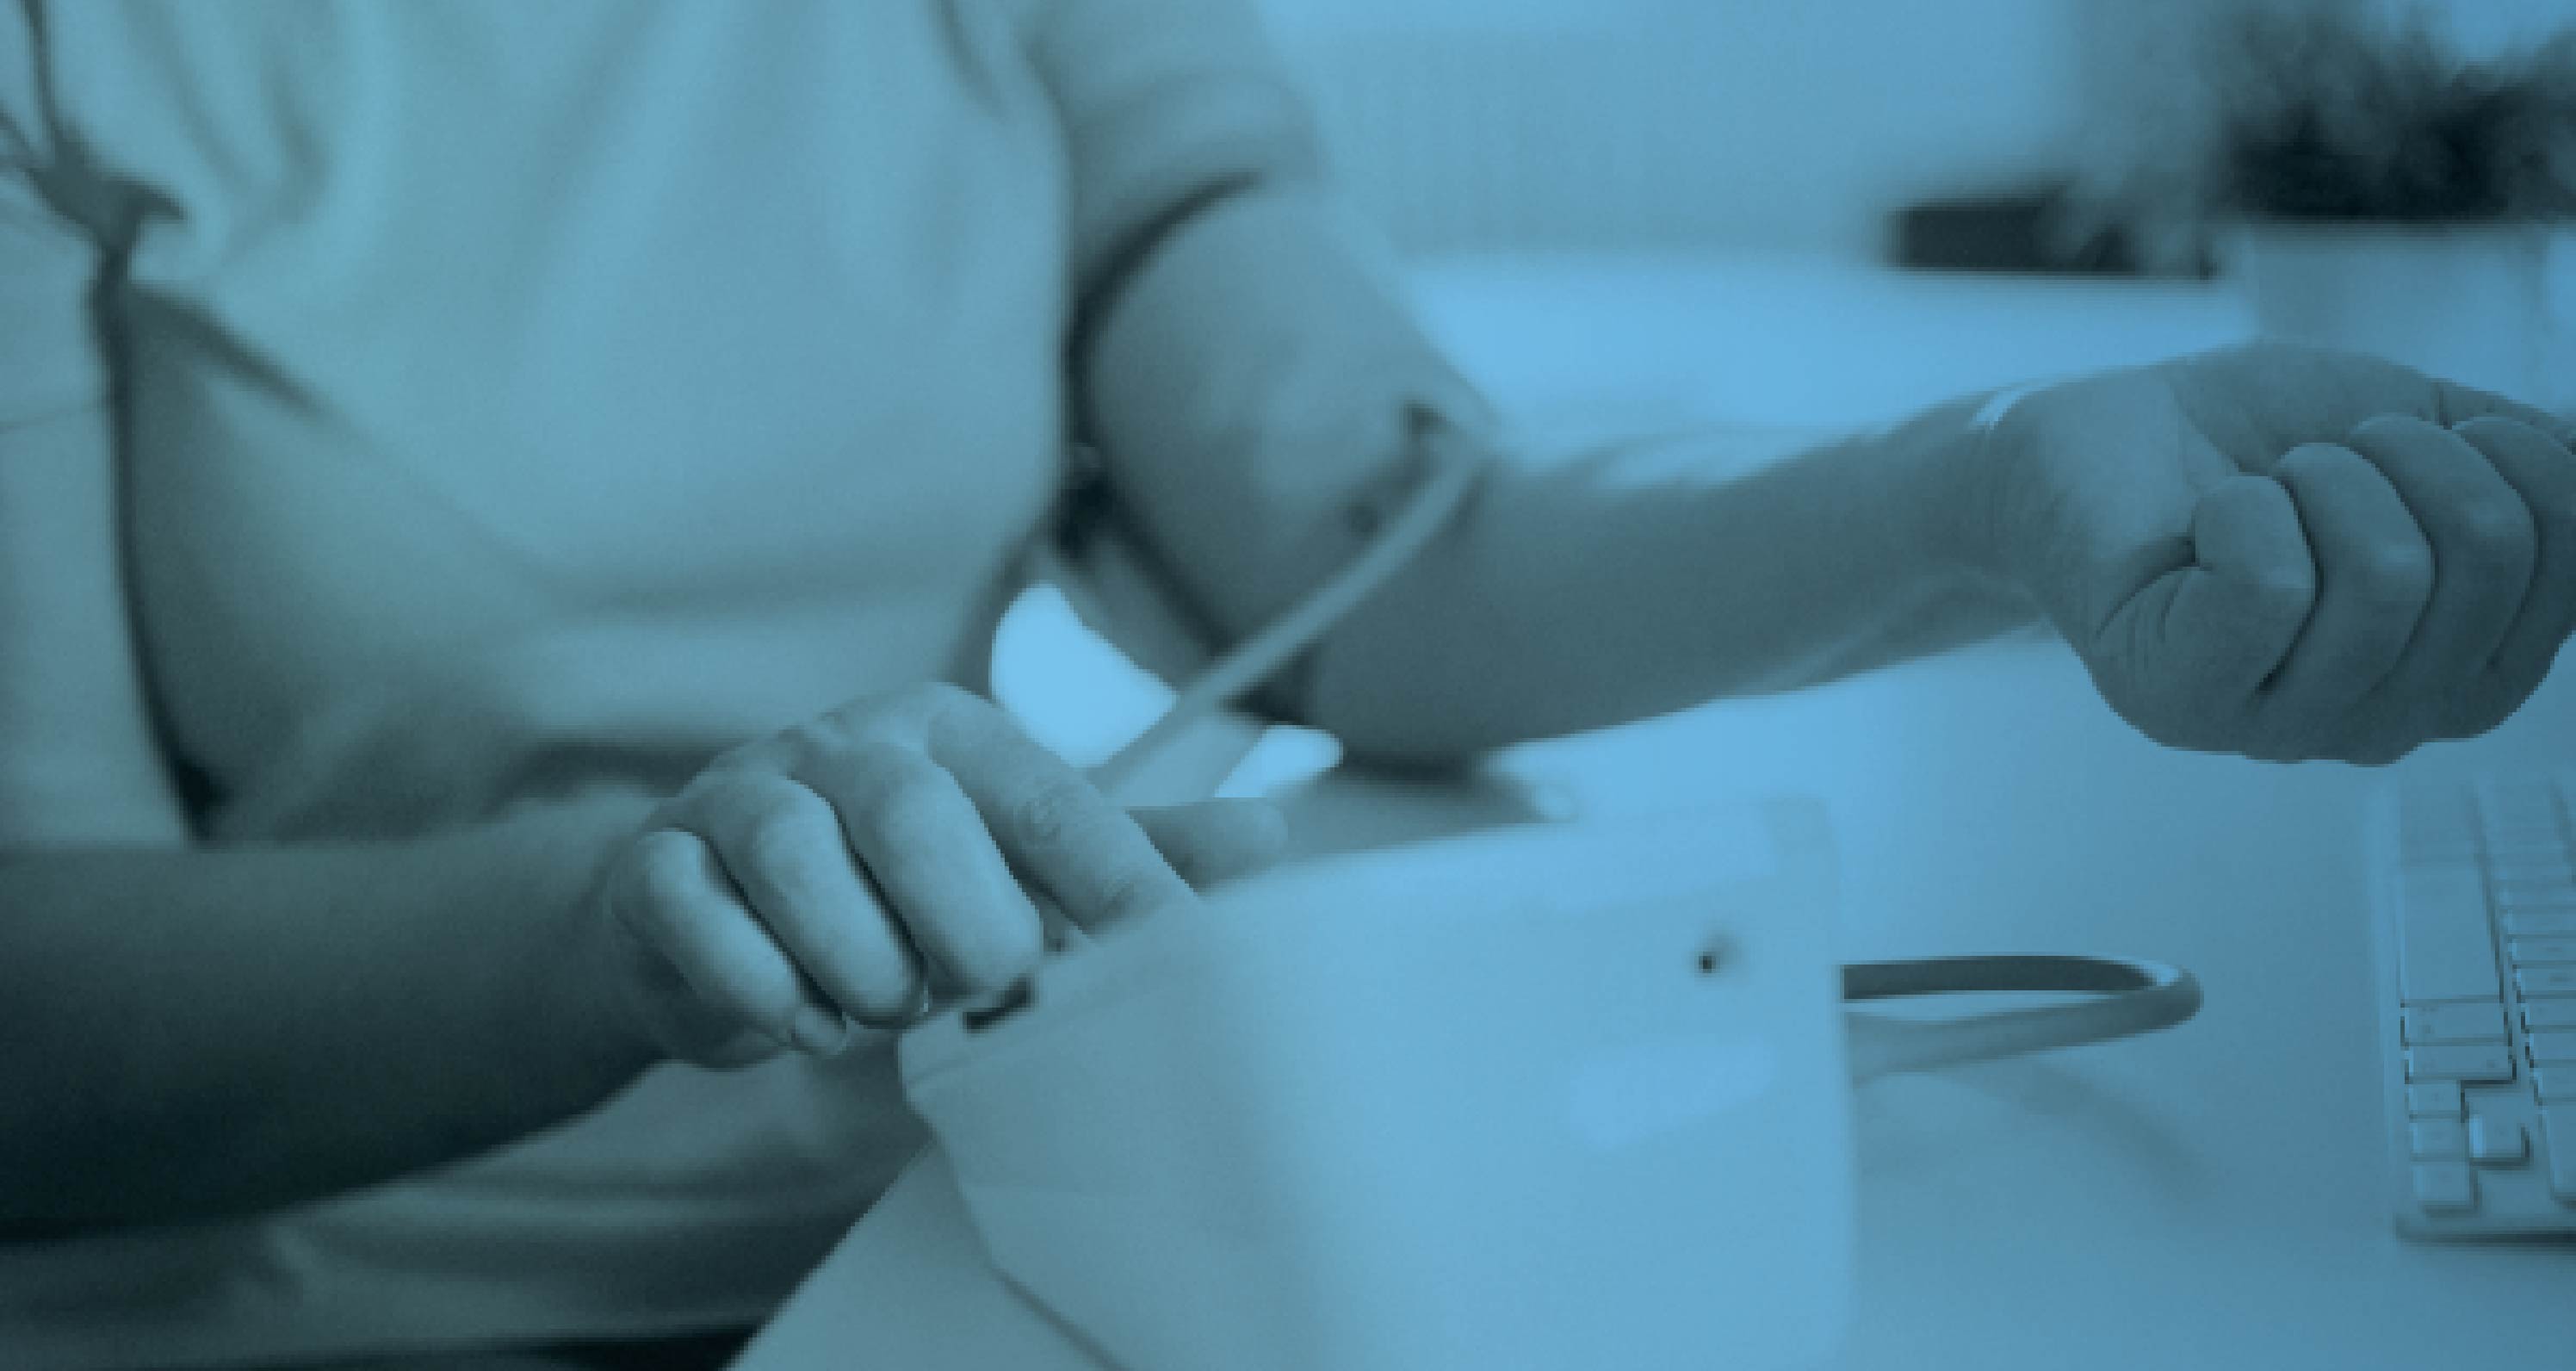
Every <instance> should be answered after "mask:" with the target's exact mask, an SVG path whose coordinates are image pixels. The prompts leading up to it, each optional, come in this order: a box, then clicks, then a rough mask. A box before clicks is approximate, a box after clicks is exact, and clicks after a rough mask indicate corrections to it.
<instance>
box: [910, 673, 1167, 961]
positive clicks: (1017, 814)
mask: <svg viewBox="0 0 2576 1371" xmlns="http://www.w3.org/2000/svg"><path fill="white" fill-rule="evenodd" d="M944 723H945V724H946V726H944V727H941V728H938V729H934V730H933V734H932V755H933V756H934V757H936V758H938V759H939V760H940V761H941V762H943V763H945V764H946V765H947V766H948V768H949V770H950V771H951V772H952V773H953V774H954V775H955V776H956V777H957V781H958V783H959V784H960V785H961V786H963V787H964V788H965V790H966V794H967V795H968V797H970V798H971V799H972V800H973V801H974V804H975V807H976V808H977V809H978V810H979V811H980V812H981V813H982V814H983V816H984V822H985V823H986V825H988V826H989V827H990V828H991V829H992V833H993V837H994V839H995V840H996V841H998V842H999V843H1000V844H1001V845H1002V850H1003V851H1004V852H1005V853H1007V854H1008V855H1009V857H1010V859H1011V862H1012V863H1013V864H1014V865H1015V866H1017V867H1018V868H1019V870H1020V871H1021V872H1023V873H1025V874H1026V875H1027V876H1028V878H1029V879H1030V880H1032V881H1034V882H1036V883H1037V884H1038V885H1040V886H1042V887H1044V888H1045V890H1046V891H1047V893H1049V894H1051V895H1053V896H1054V897H1055V899H1056V902H1057V903H1058V904H1060V905H1062V906H1063V907H1064V912H1065V913H1066V914H1067V915H1070V916H1071V917H1072V919H1073V921H1074V922H1075V923H1077V924H1079V925H1081V926H1082V927H1084V928H1088V929H1097V928H1102V927H1105V926H1107V925H1110V924H1113V923H1119V922H1122V921H1124V920H1128V919H1134V918H1141V917H1144V916H1146V915H1149V914H1153V913H1157V912H1160V911H1165V910H1173V909H1187V908H1191V907H1193V906H1195V905H1196V904H1197V902H1198V897H1197V895H1196V894H1195V893H1193V892H1192V891H1191V890H1190V887H1189V883H1188V882H1187V881H1184V880H1182V879H1181V877H1180V874H1179V873H1178V872H1175V871H1174V870H1172V867H1171V864H1170V863H1169V862H1166V861H1165V860H1164V859H1163V854H1162V853H1161V852H1159V851H1157V850H1156V849H1155V847H1154V844H1153V841H1152V840H1151V839H1149V838H1147V837H1146V836H1145V830H1144V829H1143V828H1141V827H1139V826H1138V825H1137V823H1136V821H1135V820H1134V819H1132V818H1130V817H1128V814H1127V811H1126V810H1124V809H1121V808H1119V807H1118V806H1117V805H1116V804H1113V803H1111V802H1110V800H1109V798H1108V797H1107V796H1105V795H1103V794H1101V793H1100V791H1099V789H1098V788H1097V787H1095V786H1093V785H1092V784H1091V783H1090V782H1089V781H1087V780H1084V779H1083V777H1082V774H1081V773H1080V772H1077V771H1075V770H1074V769H1073V768H1072V767H1071V766H1070V765H1068V764H1067V763H1066V762H1065V761H1064V759H1063V758H1061V757H1058V756H1056V755H1055V754H1054V753H1052V752H1049V751H1047V750H1046V749H1045V748H1043V747H1040V746H1038V744H1037V743H1036V742H1035V741H1033V740H1031V739H1030V738H1029V736H1028V735H1027V734H1025V733H1022V732H1020V731H1019V729H1018V728H1017V727H1016V726H1014V725H1012V724H1011V722H1010V721H1009V720H1008V719H1006V718H1003V717H1002V716H1001V715H1000V714H999V713H998V712H995V713H993V714H991V715H990V716H989V717H984V718H977V717H972V716H966V715H958V716H952V717H951V718H950V719H948V720H945V721H944Z"/></svg>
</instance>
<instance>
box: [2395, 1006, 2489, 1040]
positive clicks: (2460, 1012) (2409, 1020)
mask: <svg viewBox="0 0 2576 1371" xmlns="http://www.w3.org/2000/svg"><path fill="white" fill-rule="evenodd" d="M2405 1031H2406V1041H2408V1042H2410V1043H2500V1042H2503V1041H2504V1006H2503V1005H2500V1004H2428V1005H2418V1006H2416V1007H2415V1008H2413V1009H2409V1010H2407V1011H2406V1015H2405Z"/></svg>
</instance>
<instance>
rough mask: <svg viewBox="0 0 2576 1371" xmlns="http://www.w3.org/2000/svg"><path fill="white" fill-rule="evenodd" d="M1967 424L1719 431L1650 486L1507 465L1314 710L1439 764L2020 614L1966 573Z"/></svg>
mask: <svg viewBox="0 0 2576 1371" xmlns="http://www.w3.org/2000/svg"><path fill="white" fill-rule="evenodd" d="M1974 414H1975V403H1974V402H1967V403H1962V404H1958V405H1952V406H1947V407H1944V408H1942V409H1939V410H1935V411H1932V412H1930V413H1928V414H1925V415H1923V416H1921V417H1919V418H1917V419H1915V420H1913V421H1911V422H1909V423H1906V424H1904V425H1902V426H1900V427H1898V428H1895V429H1893V430H1890V431H1887V432H1882V433H1872V434H1867V435H1862V436H1857V437H1853V438H1849V439H1845V440H1843V441H1840V442H1835V443H1831V444H1827V445H1822V446H1819V447H1816V448H1814V449H1813V450H1810V451H1806V452H1801V453H1798V454H1795V455H1792V456H1789V457H1787V458H1784V459H1781V460H1776V461H1768V462H1760V463H1745V462H1742V461H1739V460H1734V458H1735V457H1736V455H1737V454H1734V453H1731V452H1730V451H1729V450H1728V443H1729V441H1730V440H1729V439H1728V438H1727V437H1726V436H1725V435H1724V434H1723V433H1722V432H1719V431H1712V432H1710V433H1708V434H1706V435H1704V436H1701V437H1698V438H1695V439H1683V440H1679V441H1678V442H1677V443H1675V444H1668V445H1664V446H1662V447H1661V448H1660V449H1659V450H1656V451H1654V452H1652V453H1651V454H1639V455H1651V456H1653V457H1654V458H1656V459H1657V470H1658V472H1659V473H1660V474H1654V475H1646V476H1643V477H1641V476H1640V475H1639V474H1637V473H1635V472H1633V471H1631V470H1629V469H1628V467H1627V464H1626V463H1623V461H1622V459H1621V457H1620V456H1619V455H1618V454H1617V453H1615V452H1614V453H1610V454H1605V455H1602V456H1598V457H1595V458H1592V459H1589V460H1584V461H1578V462H1573V463H1567V464H1562V465H1555V466H1549V467H1544V468H1536V469H1532V468H1526V467H1512V468H1506V469H1504V470H1502V471H1499V472H1497V473H1496V479H1494V480H1493V481H1492V482H1491V483H1490V484H1489V485H1488V486H1487V487H1486V488H1485V489H1484V490H1483V491H1482V492H1481V493H1480V494H1479V496H1478V497H1477V499H1476V502H1475V503H1474V504H1473V505H1471V506H1470V508H1469V511H1468V513H1467V515H1466V516H1465V517H1464V518H1463V519H1462V520H1461V521H1460V523H1459V525H1458V526H1457V527H1455V528H1454V529H1452V530H1451V531H1450V533H1449V534H1448V536H1446V537H1445V538H1444V539H1443V540H1442V541H1441V542H1440V543H1439V544H1438V545H1436V546H1435V547H1434V548H1433V549H1432V550H1431V551H1430V552H1429V553H1428V554H1426V555H1425V556H1424V557H1423V558H1422V559H1421V561H1419V562H1418V563H1417V564H1416V565H1415V566H1414V567H1412V568H1411V569H1410V570H1409V571H1408V572H1407V573H1406V574H1405V575H1403V576H1402V577H1400V578H1399V579H1398V580H1397V581H1396V582H1395V583H1394V584H1392V585H1390V586H1389V587H1388V588H1387V590H1386V591H1385V592H1384V593H1382V594H1380V595H1379V596H1378V597H1377V598H1376V599H1375V600H1373V601H1372V602H1370V604H1369V605H1368V606H1366V607H1365V608H1364V609H1362V610H1361V612H1360V613H1359V615H1358V616H1357V617H1356V618H1354V619H1353V620H1352V621H1351V622H1350V623H1348V624H1347V625H1345V626H1344V628H1343V629H1342V630H1341V631H1340V632H1338V633H1336V634H1335V635H1334V636H1333V637H1332V638H1331V639H1330V640H1329V642H1328V643H1327V645H1326V646H1325V648H1324V649H1323V651H1322V652H1321V654H1320V658H1319V660H1318V662H1317V663H1316V665H1315V667H1314V669H1313V670H1312V672H1311V674H1310V675H1309V677H1308V694H1307V698H1306V700H1305V707H1306V712H1307V713H1308V715H1309V716H1310V717H1311V718H1312V719H1313V720H1314V721H1315V722H1317V723H1318V724H1319V725H1320V726H1322V727H1325V728H1327V729H1329V730H1331V731H1332V732H1334V733H1335V734H1336V735H1338V736H1340V737H1341V738H1342V739H1343V741H1344V742H1345V743H1346V744H1347V745H1348V746H1349V747H1350V748H1351V750H1352V751H1353V752H1354V753H1355V754H1357V755H1360V756H1364V757H1370V758H1374V759H1378V760H1385V761H1401V762H1411V763H1440V762H1448V761H1454V760H1457V759H1460V758H1463V757H1466V756H1469V755H1472V754H1474V753H1476V752H1479V751H1482V750H1486V749H1490V748H1494V747H1499V746H1502V745H1505V744H1508V743H1512V742H1518V741H1522V740H1525V739H1529V738H1533V737H1542V736H1553V735H1557V734H1564V733H1571V732H1576V731H1580V730H1583V729H1587V728H1597V727H1602V726H1606V725H1610V724H1615V723H1620V722H1624V721H1626V720H1630V719H1636V718H1641V717H1646V716H1649V715H1655V714H1661V713H1666V712H1669V711H1672V710H1676V709H1681V708H1684V707H1687V706H1690V705H1693V704H1697V703H1699V702H1701V701H1704V700H1708V699H1711V698H1713V697H1719V696H1736V695H1751V694H1761V693H1767V692H1772V691H1779V690H1789V689H1795V688H1798V687H1801V686H1806V685H1812V684H1816V683H1819V682H1823V681H1827V680H1831V679H1834V678H1836V677H1840V676H1844V675H1848V674H1851V673H1854V672H1859V671H1865V670H1868V669H1871V668H1873V667H1877V666H1883V665H1887V664H1890V663H1893V662H1898V661H1903V660H1906V659H1908V658H1912V657H1916V656H1920V655H1923V654H1926V653H1931V652H1937V651H1941V650H1943V649H1946V648H1950V647H1955V646H1958V645H1960V644H1963V643H1967V642H1971V641H1974V640H1976V639H1979V638H1983V637H1986V636H1989V635H1992V634H1994V633H1998V632H2001V631H2003V630H2005V629H2008V628H2011V627H2014V626H2016V625H2018V624H2021V623H2024V622H2027V621H2030V620H2031V619H2033V618H2034V617H2035V615H2036V610H2035V608H2034V607H2033V606H2032V605H2031V604H2030V602H2029V600H2028V598H2027V597H2026V596H2024V595H2022V594H2020V593H2019V592H2018V591H2016V590H2014V589H2013V588H2012V587H2011V586H2010V585H2009V583H2007V582H2005V581H2004V580H2002V579H2001V578H1999V577H1993V576H1989V575H1985V574H1981V573H1980V572H1978V571H1977V570H1975V564H1974V562H1973V560H1972V546H1973V542H1972V528H1973V515H1972V513H1971V510H1970V508H1969V506H1968V501H1969V499H1970V496H1971V493H1972V484H1971V482H1970V481H1969V480H1968V479H1967V478H1968V476H1969V473H1971V472H1973V471H1974V470H1976V469H1977V466H1978V465H1979V464H1978V462H1977V461H1976V460H1975V454H1974V453H1973V448H1974V446H1975V444H1976V442H1977V433H1976V425H1975V424H1974V422H1973V418H1974ZM1676 449H1678V451H1677V450H1676ZM1677 457H1678V459H1679V461H1678V462H1677V461H1676V458H1677Z"/></svg>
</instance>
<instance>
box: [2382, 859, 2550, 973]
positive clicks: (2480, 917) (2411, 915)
mask: <svg viewBox="0 0 2576 1371" xmlns="http://www.w3.org/2000/svg"><path fill="white" fill-rule="evenodd" d="M2404 884H2405V891H2404V894H2403V896H2402V899H2403V903H2402V904H2401V905H2400V906H2399V913H2398V924H2397V937H2398V944H2397V948H2398V951H2397V984H2398V995H2399V998H2400V999H2401V1000H2402V1001H2403V1002H2404V1003H2407V1004H2410V1005H2412V1004H2427V1003H2432V1002H2435V1001H2440V1000H2492V999H2495V998H2496V997H2497V996H2498V994H2499V993H2500V990H2501V988H2500V987H2499V985H2498V984H2497V981H2496V964H2495V945H2494V943H2493V941H2492V940H2491V939H2490V938H2489V936H2488V934H2487V905H2486V884H2485V882H2483V881H2481V880H2479V879H2478V874H2477V872H2476V871H2474V870H2472V869H2470V868H2468V867H2464V866H2425V867H2417V868H2415V869H2414V870H2411V871H2409V872H2407V873H2406V875H2405V882H2404ZM2570 993H2576V990H2571V992H2570Z"/></svg>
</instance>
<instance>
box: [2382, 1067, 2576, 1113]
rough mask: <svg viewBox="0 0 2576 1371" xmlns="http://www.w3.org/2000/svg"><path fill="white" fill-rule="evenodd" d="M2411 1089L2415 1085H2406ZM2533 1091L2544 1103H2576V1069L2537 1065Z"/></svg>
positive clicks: (2532, 1079)
mask: <svg viewBox="0 0 2576 1371" xmlns="http://www.w3.org/2000/svg"><path fill="white" fill-rule="evenodd" d="M2406 1088H2407V1089H2409V1090H2412V1089H2414V1088H2415V1087H2413V1086H2411V1085H2410V1086H2408V1087H2406ZM2531 1093H2533V1094H2535V1095H2538V1096H2539V1097H2540V1102H2541V1103H2542V1104H2576V1070H2569V1069H2568V1068H2566V1067H2563V1066H2543V1067H2535V1068H2534V1069H2533V1070H2532V1073H2531Z"/></svg>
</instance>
